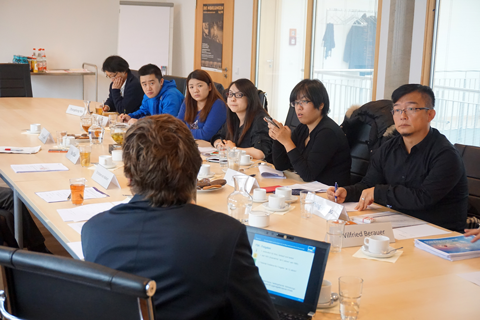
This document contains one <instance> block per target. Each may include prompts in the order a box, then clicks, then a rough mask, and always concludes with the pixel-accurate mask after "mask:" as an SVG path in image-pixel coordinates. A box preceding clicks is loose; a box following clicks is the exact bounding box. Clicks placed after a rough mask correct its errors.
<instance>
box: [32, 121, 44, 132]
mask: <svg viewBox="0 0 480 320" xmlns="http://www.w3.org/2000/svg"><path fill="white" fill-rule="evenodd" d="M40 130H42V125H41V124H40V123H33V124H31V125H30V133H40Z"/></svg>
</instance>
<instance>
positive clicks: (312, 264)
mask: <svg viewBox="0 0 480 320" xmlns="http://www.w3.org/2000/svg"><path fill="white" fill-rule="evenodd" d="M247 233H248V238H249V241H250V245H251V246H252V256H253V259H254V261H255V265H256V266H257V267H258V269H259V273H260V277H261V278H262V280H263V282H264V284H265V287H266V288H267V290H268V292H269V293H270V297H271V298H272V300H273V302H274V303H275V304H276V305H277V306H278V305H279V306H284V307H286V308H287V309H292V308H293V309H295V310H296V311H298V312H299V313H303V312H304V313H305V314H307V313H308V312H311V311H313V312H314V311H315V310H316V304H317V301H318V295H319V293H320V289H321V286H322V285H321V284H322V281H323V275H324V273H325V267H326V263H327V258H328V253H329V251H330V244H328V243H324V242H320V241H315V240H311V239H305V238H301V237H295V236H290V235H287V234H283V233H278V232H275V231H269V230H265V229H259V228H254V227H250V226H247Z"/></svg>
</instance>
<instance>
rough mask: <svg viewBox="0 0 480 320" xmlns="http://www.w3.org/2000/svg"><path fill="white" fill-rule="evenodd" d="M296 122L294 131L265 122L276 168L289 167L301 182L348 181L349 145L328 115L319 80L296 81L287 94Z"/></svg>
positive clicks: (327, 102)
mask: <svg viewBox="0 0 480 320" xmlns="http://www.w3.org/2000/svg"><path fill="white" fill-rule="evenodd" d="M290 105H291V107H292V108H295V112H296V114H297V117H298V120H299V121H300V125H298V126H297V127H296V128H295V130H294V131H293V133H292V131H291V130H290V128H289V127H287V126H283V125H282V124H281V123H280V122H278V121H275V120H274V121H275V123H276V125H277V126H275V125H272V124H268V128H269V134H270V137H272V139H273V140H274V142H273V164H274V165H275V168H276V169H277V170H286V169H291V168H293V169H294V170H295V171H296V172H297V173H298V174H299V175H300V177H301V178H302V179H303V180H305V181H319V182H321V183H324V184H327V185H330V186H332V185H335V182H338V185H339V186H346V185H349V184H350V166H351V162H352V160H351V157H350V148H349V146H348V141H347V138H346V137H345V134H344V133H343V131H342V129H341V128H340V127H339V126H338V125H337V124H336V123H335V122H334V121H333V120H332V119H330V118H329V117H328V115H327V113H328V111H329V107H330V102H329V99H328V93H327V90H326V89H325V87H324V85H323V83H321V82H320V81H319V80H310V79H305V80H302V81H300V83H298V84H297V85H296V86H295V88H293V90H292V92H291V94H290Z"/></svg>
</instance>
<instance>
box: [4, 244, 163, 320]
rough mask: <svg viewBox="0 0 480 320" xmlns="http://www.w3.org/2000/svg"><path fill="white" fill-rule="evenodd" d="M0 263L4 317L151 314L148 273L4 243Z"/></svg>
mask: <svg viewBox="0 0 480 320" xmlns="http://www.w3.org/2000/svg"><path fill="white" fill-rule="evenodd" d="M0 265H1V266H2V271H3V276H4V277H3V278H4V282H3V283H4V285H5V291H3V290H2V291H0V311H1V313H2V315H3V317H4V318H5V319H14V320H18V319H22V320H37V319H38V320H44V319H69V320H80V319H82V320H84V319H96V320H111V319H144V320H147V319H151V320H153V319H154V308H153V306H152V300H151V297H152V296H153V295H154V293H155V290H156V283H155V281H152V280H149V279H147V278H143V277H139V276H135V275H131V274H128V273H125V272H121V271H117V270H113V269H110V268H107V267H104V266H100V265H98V264H95V263H91V262H85V261H79V260H74V259H70V258H65V257H59V256H54V255H48V254H41V253H36V252H30V251H25V250H20V249H13V248H8V247H0ZM5 302H7V304H8V306H9V308H8V309H9V311H10V314H11V315H9V314H8V313H7V311H6V310H8V309H7V307H6V306H5ZM12 315H13V316H12Z"/></svg>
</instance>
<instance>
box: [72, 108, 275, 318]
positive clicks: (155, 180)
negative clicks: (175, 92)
mask: <svg viewBox="0 0 480 320" xmlns="http://www.w3.org/2000/svg"><path fill="white" fill-rule="evenodd" d="M123 154H124V164H125V168H124V170H125V175H126V177H127V178H128V179H129V180H130V186H131V189H132V192H133V193H134V194H135V196H134V197H133V199H132V200H131V201H130V202H129V203H128V204H122V205H118V206H116V207H114V208H112V209H111V210H109V211H107V212H104V213H101V214H98V215H97V216H95V217H93V218H92V219H90V220H89V221H88V222H87V223H86V224H85V225H84V227H83V229H82V245H83V252H84V255H85V260H87V261H92V262H96V263H99V264H102V265H105V266H108V267H111V268H115V269H118V270H121V271H126V272H129V273H133V274H137V275H140V276H144V277H147V278H150V279H153V280H155V281H156V283H157V291H156V294H155V296H154V303H155V310H156V318H157V319H267V320H268V319H277V317H278V316H277V313H276V310H275V308H274V307H273V304H272V302H271V300H270V297H269V295H268V292H267V290H266V288H265V286H264V284H263V282H262V280H261V278H260V275H259V273H258V269H257V267H256V266H255V264H254V261H253V258H252V256H251V253H252V252H251V248H250V245H249V242H248V238H247V234H246V230H245V226H244V225H242V224H241V223H239V222H238V221H236V220H234V219H233V218H231V217H229V216H227V215H225V214H223V213H218V212H214V211H211V210H209V209H206V208H203V207H200V206H197V205H195V204H193V203H192V194H193V193H194V192H195V188H196V178H197V173H198V171H199V168H200V165H201V163H202V160H201V157H200V155H199V152H198V148H197V145H196V143H195V141H194V139H193V137H192V135H191V133H190V131H189V129H188V128H187V127H186V125H185V124H184V123H182V122H181V121H180V120H178V119H175V118H174V117H173V116H171V115H167V114H163V115H157V116H151V117H147V118H145V119H143V120H142V121H138V122H137V123H135V124H134V125H133V126H132V127H131V128H130V129H129V130H128V131H127V134H126V136H125V140H124V145H123Z"/></svg>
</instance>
